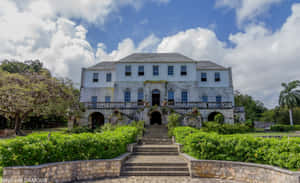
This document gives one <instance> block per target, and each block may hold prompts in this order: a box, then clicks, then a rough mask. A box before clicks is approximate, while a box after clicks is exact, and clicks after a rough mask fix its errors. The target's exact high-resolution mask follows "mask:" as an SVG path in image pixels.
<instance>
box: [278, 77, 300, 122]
mask: <svg viewBox="0 0 300 183" xmlns="http://www.w3.org/2000/svg"><path fill="white" fill-rule="evenodd" d="M281 86H282V87H283V88H284V89H283V90H282V91H281V92H280V96H279V105H280V106H281V107H287V108H288V109H289V113H290V124H291V125H292V126H293V125H294V122H293V108H294V107H297V106H300V90H297V88H298V87H300V81H299V80H296V81H292V82H289V83H288V84H286V83H282V84H281Z"/></svg>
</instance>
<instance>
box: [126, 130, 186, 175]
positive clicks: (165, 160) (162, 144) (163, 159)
mask: <svg viewBox="0 0 300 183" xmlns="http://www.w3.org/2000/svg"><path fill="white" fill-rule="evenodd" d="M167 132H168V130H167V128H166V127H165V126H163V125H154V126H150V127H148V128H146V132H145V134H144V137H143V138H142V141H141V145H138V146H136V147H134V148H133V153H132V155H131V156H130V157H129V159H128V160H127V161H126V162H125V163H124V165H123V167H122V172H121V175H122V176H189V169H188V165H187V162H186V161H185V160H184V159H183V158H182V157H180V156H179V153H178V147H177V146H175V145H173V144H172V140H171V139H170V138H168V135H167Z"/></svg>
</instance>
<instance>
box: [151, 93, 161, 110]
mask: <svg viewBox="0 0 300 183" xmlns="http://www.w3.org/2000/svg"><path fill="white" fill-rule="evenodd" d="M152 105H153V106H154V105H157V106H160V92H159V90H153V92H152Z"/></svg>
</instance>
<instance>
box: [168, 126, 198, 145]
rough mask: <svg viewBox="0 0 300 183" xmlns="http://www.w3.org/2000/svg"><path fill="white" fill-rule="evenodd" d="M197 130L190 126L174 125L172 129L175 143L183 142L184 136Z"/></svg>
mask: <svg viewBox="0 0 300 183" xmlns="http://www.w3.org/2000/svg"><path fill="white" fill-rule="evenodd" d="M196 132H199V130H198V129H196V128H192V127H183V126H181V127H176V128H174V129H173V135H174V137H175V140H176V142H177V143H180V144H183V142H184V140H185V137H187V136H189V135H190V134H192V133H196Z"/></svg>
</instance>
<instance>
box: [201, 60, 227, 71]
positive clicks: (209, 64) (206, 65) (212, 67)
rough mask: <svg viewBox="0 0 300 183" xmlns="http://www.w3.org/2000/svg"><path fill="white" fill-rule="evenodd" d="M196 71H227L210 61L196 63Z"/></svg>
mask: <svg viewBox="0 0 300 183" xmlns="http://www.w3.org/2000/svg"><path fill="white" fill-rule="evenodd" d="M197 69H199V70H202V69H203V70H224V69H227V68H225V67H223V66H221V65H218V64H216V63H214V62H211V61H198V62H197Z"/></svg>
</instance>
